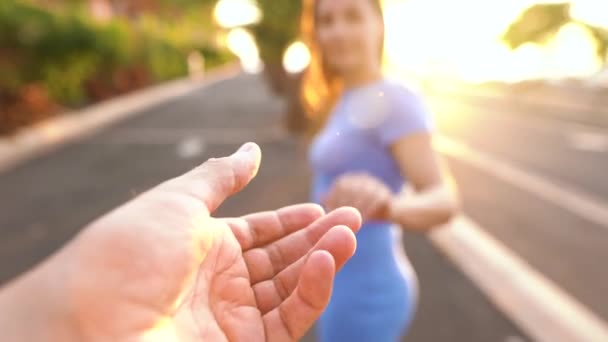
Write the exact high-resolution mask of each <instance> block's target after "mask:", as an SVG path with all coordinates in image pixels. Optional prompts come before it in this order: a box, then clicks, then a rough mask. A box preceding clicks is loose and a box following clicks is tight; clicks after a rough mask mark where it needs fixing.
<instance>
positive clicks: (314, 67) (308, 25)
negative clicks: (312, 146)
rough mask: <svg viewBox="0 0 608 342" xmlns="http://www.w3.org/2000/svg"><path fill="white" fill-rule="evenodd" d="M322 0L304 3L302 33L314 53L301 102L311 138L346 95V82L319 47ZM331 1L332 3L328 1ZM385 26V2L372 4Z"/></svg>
mask: <svg viewBox="0 0 608 342" xmlns="http://www.w3.org/2000/svg"><path fill="white" fill-rule="evenodd" d="M319 1H321V0H303V7H302V22H301V31H302V38H303V40H304V43H305V44H306V45H307V46H308V49H309V50H310V57H311V58H310V65H309V66H308V69H307V70H306V73H305V74H304V78H303V80H302V87H301V93H300V100H301V102H302V105H303V107H304V110H305V111H306V114H307V116H308V119H309V122H310V123H311V125H310V134H311V135H314V134H316V133H317V132H318V131H319V129H321V128H322V127H323V126H324V125H325V122H326V121H327V118H328V116H329V114H330V113H331V110H332V109H333V107H334V105H335V104H336V101H337V100H338V98H339V97H340V96H341V95H342V89H343V86H342V81H341V80H340V79H339V77H338V76H337V75H336V74H335V73H333V72H332V71H331V70H330V68H328V66H327V65H326V64H325V62H324V59H323V56H322V55H321V50H320V47H319V46H318V44H317V39H316V30H317V16H318V15H317V14H318V3H319ZM326 1H331V0H326ZM368 1H370V3H371V4H372V6H373V8H374V9H375V10H376V12H377V14H378V15H379V16H380V18H381V19H382V22H383V23H384V17H383V12H382V3H381V0H368ZM380 43H381V46H380V52H381V53H380V56H381V57H380V58H382V55H383V50H384V36H383V37H382V39H381V42H380Z"/></svg>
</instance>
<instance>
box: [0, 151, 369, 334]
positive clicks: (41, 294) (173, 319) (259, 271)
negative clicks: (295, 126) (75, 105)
mask: <svg viewBox="0 0 608 342" xmlns="http://www.w3.org/2000/svg"><path fill="white" fill-rule="evenodd" d="M259 162H260V151H259V148H258V147H257V145H255V144H246V145H244V146H243V148H241V150H239V152H237V153H235V154H234V155H232V156H230V157H227V158H222V159H214V160H210V161H208V162H206V163H205V164H203V165H202V166H200V167H198V168H196V169H194V170H193V171H191V172H189V173H187V174H185V175H183V176H181V177H178V178H175V179H173V180H170V181H168V182H166V183H164V184H161V185H160V186H158V187H156V188H155V189H152V190H150V191H149V192H147V193H145V194H143V195H141V196H140V197H139V198H137V199H135V200H133V201H132V202H130V203H128V204H127V205H125V206H123V207H121V208H119V209H117V210H116V211H114V212H112V213H110V214H109V215H107V216H105V217H103V218H101V219H99V220H98V221H97V222H95V223H93V224H92V225H91V226H90V227H88V228H87V229H85V230H84V231H83V232H82V233H81V234H80V235H79V236H78V237H77V238H76V239H75V240H74V241H72V242H71V243H70V244H69V245H67V246H66V247H65V248H64V249H62V250H61V251H60V252H58V253H57V254H56V255H55V256H54V257H52V258H51V259H49V260H48V261H47V262H46V263H44V264H43V265H41V266H40V267H38V268H37V269H35V270H34V271H32V272H30V273H29V274H26V275H25V276H24V277H22V278H21V279H19V280H17V281H16V282H14V283H13V284H11V285H9V287H8V288H6V289H3V291H2V292H1V293H0V329H2V331H4V333H3V334H5V333H7V331H8V332H9V333H11V334H12V335H8V336H15V337H24V338H23V340H27V339H28V338H33V340H40V341H41V340H61V341H66V340H73V341H264V340H266V341H294V340H297V339H298V338H300V337H301V336H302V335H303V334H304V333H305V332H306V331H307V330H308V328H310V326H311V325H312V324H313V323H314V321H315V320H316V319H317V318H318V316H319V315H320V314H321V312H322V311H323V309H324V308H325V306H326V305H327V302H328V300H329V297H330V294H331V288H332V283H333V279H334V275H335V272H336V271H337V270H338V269H339V268H340V267H341V266H342V265H343V264H344V263H345V262H346V260H347V259H348V258H349V257H351V256H352V255H353V253H354V251H355V245H356V240H355V236H354V234H353V232H355V231H357V230H358V229H359V226H360V224H361V218H360V216H359V214H358V212H357V211H356V210H354V209H350V208H342V209H338V210H335V211H334V212H331V213H329V214H327V215H325V214H324V213H323V212H322V210H321V209H320V208H319V207H318V206H315V205H298V206H292V207H287V208H283V209H279V210H277V211H273V212H264V213H257V214H252V215H248V216H244V217H242V218H233V219H216V218H213V217H211V216H210V214H211V213H212V212H213V211H214V210H215V209H216V208H217V207H218V206H219V205H220V204H221V203H222V201H223V200H224V199H225V198H227V197H228V196H230V195H232V194H234V193H236V192H238V191H240V190H241V189H242V188H243V187H244V186H245V185H246V184H247V183H249V181H250V180H251V179H252V178H253V177H254V176H255V174H256V172H257V170H258V166H259ZM30 311H31V312H30ZM24 320H26V321H24ZM36 325H38V326H36ZM20 327H21V328H24V329H25V330H26V331H21V330H20ZM5 328H6V330H5ZM5 336H7V335H5ZM9 340H14V339H10V338H9Z"/></svg>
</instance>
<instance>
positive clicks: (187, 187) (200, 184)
mask: <svg viewBox="0 0 608 342" xmlns="http://www.w3.org/2000/svg"><path fill="white" fill-rule="evenodd" d="M261 156H262V154H261V151H260V148H259V146H258V145H256V144H255V143H246V144H244V145H243V146H241V148H240V149H239V150H238V151H236V152H235V153H234V154H232V155H231V156H229V157H224V158H212V159H209V160H208V161H206V162H205V163H203V164H202V165H200V166H198V167H197V168H195V169H193V170H192V171H190V172H188V173H186V174H184V175H182V176H180V177H178V178H175V179H173V180H171V181H170V182H169V183H170V184H166V185H167V186H170V187H171V188H172V189H173V190H176V191H179V192H184V193H186V194H188V195H190V196H193V197H195V198H197V199H199V200H200V201H201V202H203V204H204V205H205V207H206V208H207V210H208V212H209V213H212V212H213V211H215V210H216V209H217V208H218V207H219V206H220V205H221V204H222V202H224V200H226V198H228V197H229V196H231V195H233V194H235V193H237V192H239V191H241V190H242V189H243V188H244V187H245V186H246V185H247V184H249V182H250V181H251V180H252V179H253V178H254V177H255V175H256V174H257V172H258V169H259V167H260V160H261Z"/></svg>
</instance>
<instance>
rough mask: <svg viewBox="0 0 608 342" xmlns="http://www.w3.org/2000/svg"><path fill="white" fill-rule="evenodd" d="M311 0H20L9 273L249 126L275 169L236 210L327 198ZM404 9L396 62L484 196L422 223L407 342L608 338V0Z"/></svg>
mask: <svg viewBox="0 0 608 342" xmlns="http://www.w3.org/2000/svg"><path fill="white" fill-rule="evenodd" d="M301 7H302V4H301V2H300V1H296V0H289V1H278V0H219V1H218V0H171V1H169V0H124V1H120V0H70V1H68V0H45V1H41V0H40V1H39V0H29V1H26V0H23V1H17V0H1V1H0V237H1V238H0V258H1V259H2V260H3V262H2V263H1V264H0V281H1V282H2V283H4V282H7V281H8V280H10V279H12V278H14V277H15V276H17V275H19V274H21V273H22V272H24V271H25V270H27V269H28V268H29V267H32V266H33V265H35V264H36V263H38V262H39V261H40V260H42V259H43V258H45V257H46V256H48V255H49V254H50V253H52V252H53V251H55V250H57V248H59V247H60V246H62V245H63V244H64V243H65V242H66V241H68V240H69V239H70V238H71V237H72V236H74V234H76V233H77V232H78V231H79V230H80V229H81V228H82V227H83V226H85V225H86V224H87V223H88V222H90V221H91V220H93V219H94V218H96V217H98V216H99V215H101V214H102V213H104V212H106V211H107V210H109V209H111V208H113V207H115V206H117V205H119V204H121V203H123V202H124V201H126V200H128V199H130V198H132V197H133V196H135V195H136V194H137V193H139V192H141V191H143V190H145V189H147V188H149V187H151V186H153V185H154V184H157V183H158V182H160V181H162V180H164V179H166V178H169V177H172V176H175V175H177V174H179V173H181V172H183V171H185V170H188V169H189V168H191V167H192V166H194V165H197V164H198V163H200V162H201V161H202V160H204V159H206V158H208V157H211V156H218V155H222V154H226V153H228V152H230V151H232V150H233V148H234V147H235V146H237V145H240V144H241V143H242V142H245V141H248V140H253V141H256V142H258V143H260V145H261V146H262V149H263V151H264V158H265V160H264V163H263V166H262V169H261V172H260V176H259V177H258V178H257V179H256V181H255V182H254V183H253V184H252V185H251V187H249V188H248V189H247V190H246V191H245V192H244V193H243V194H242V195H241V196H239V197H238V198H235V199H233V200H231V201H229V202H228V203H227V204H226V205H225V206H224V207H223V208H222V209H221V210H220V213H218V215H239V214H243V213H245V212H250V211H255V210H266V209H273V208H276V207H279V206H283V205H287V204H290V203H294V202H302V201H307V199H308V186H307V182H308V179H309V172H308V166H307V163H306V148H307V146H306V139H303V138H302V133H303V132H304V131H305V130H306V127H307V123H308V121H309V120H308V118H307V117H306V115H305V114H304V113H303V110H302V108H301V106H300V102H299V89H300V88H299V87H300V79H301V75H302V72H303V71H304V70H305V69H306V67H307V66H308V63H309V60H310V55H309V51H308V49H307V47H306V45H305V44H304V43H303V42H302V41H301V39H300V34H299V29H300V22H299V18H300V12H301ZM384 11H385V22H386V42H385V43H386V46H385V52H386V53H385V61H384V68H385V71H386V73H387V74H389V75H390V76H391V77H394V78H398V79H400V80H401V81H403V82H406V83H408V84H409V85H410V86H411V87H413V88H414V89H417V90H418V91H419V92H421V93H422V94H423V95H424V96H425V97H426V98H427V100H428V103H429V104H430V107H431V108H432V109H433V112H434V114H435V116H436V121H437V125H438V128H439V132H440V133H439V134H438V137H437V139H436V148H437V150H438V151H439V152H440V153H441V154H442V155H443V157H444V158H445V160H446V161H447V163H448V164H449V166H450V168H451V169H452V171H453V173H454V178H455V182H456V183H457V185H458V188H459V190H460V192H461V196H462V201H463V207H464V214H463V216H462V217H461V218H459V219H458V220H456V222H455V223H454V225H453V227H451V229H438V230H436V231H435V232H433V233H431V234H429V235H428V236H419V235H415V234H406V235H405V239H404V244H405V247H406V251H407V253H408V255H409V256H410V258H411V259H412V262H413V264H414V267H415V268H416V271H417V273H418V275H419V278H420V282H421V300H420V303H419V311H418V315H417V317H416V320H415V322H414V326H413V328H412V330H411V332H410V333H409V335H408V336H407V337H406V340H407V341H480V342H486V341H509V342H515V341H532V340H540V341H592V342H593V341H598V342H600V341H606V339H607V338H608V334H607V333H606V332H607V331H608V328H607V326H608V325H607V323H606V321H607V320H608V296H606V295H605V294H606V293H608V273H607V272H606V271H605V266H604V265H603V261H604V260H608V230H607V228H608V182H606V179H605V178H606V175H608V67H607V66H606V62H607V57H608V2H607V1H605V0H572V1H550V2H549V1H535V0H510V1H501V0H460V1H447V0H385V1H384ZM179 87H181V88H179ZM176 89H181V90H179V91H178V90H176ZM184 89H186V90H184ZM167 94H175V95H167ZM125 99H127V100H125ZM159 99H162V100H159ZM121 101H122V102H121ZM124 101H131V102H124ZM134 102H137V103H138V104H137V105H132V103H134ZM146 103H148V104H146ZM113 106H114V107H121V108H123V109H121V110H122V111H121V113H122V114H120V115H118V114H115V112H116V111H117V110H116V109H115V108H114V107H113ZM125 108H126V109H125ZM119 111H120V110H119ZM112 113H114V114H112ZM116 117H120V118H121V119H120V120H118V119H116ZM92 122H93V123H92ZM95 122H103V125H101V124H96V123H95ZM102 126H103V127H102ZM95 127H97V128H95ZM101 128H103V129H101ZM306 340H307V341H313V340H314V333H311V334H310V336H307V337H306Z"/></svg>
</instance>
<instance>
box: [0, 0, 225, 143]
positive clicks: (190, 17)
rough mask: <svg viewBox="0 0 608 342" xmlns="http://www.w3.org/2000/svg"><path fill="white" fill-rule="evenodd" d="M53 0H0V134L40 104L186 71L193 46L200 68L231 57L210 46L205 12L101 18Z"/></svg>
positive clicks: (103, 93)
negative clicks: (47, 1)
mask: <svg viewBox="0 0 608 342" xmlns="http://www.w3.org/2000/svg"><path fill="white" fill-rule="evenodd" d="M178 2H180V3H181V4H182V5H184V6H185V3H186V2H187V1H186V0H181V1H178ZM191 2H192V6H195V5H194V1H191ZM206 2H208V3H211V1H210V0H207V1H206ZM206 2H205V1H202V2H200V3H197V4H196V6H202V5H203V4H204V3H206ZM55 3H57V4H58V5H56V6H46V5H45V6H39V5H37V4H33V3H30V2H26V1H17V0H0V134H1V133H2V132H7V131H11V130H12V129H14V128H15V127H16V125H17V126H18V125H22V124H24V123H28V119H27V118H28V117H32V118H34V117H35V118H37V117H38V116H39V112H41V111H43V110H41V108H48V107H53V108H55V107H57V106H58V107H72V106H79V105H83V104H87V103H90V102H92V101H96V100H100V99H105V98H107V97H111V96H115V95H119V94H121V93H123V92H125V91H130V90H133V89H136V88H139V87H142V86H145V85H147V84H150V83H154V82H160V81H164V80H169V79H173V78H176V77H180V76H185V75H186V74H187V71H188V66H187V56H188V54H189V53H191V52H192V51H199V52H201V53H202V54H203V56H205V60H206V66H207V67H213V66H215V65H218V64H221V63H224V62H226V61H227V60H229V59H231V58H232V55H231V54H230V53H229V52H228V51H224V50H219V49H218V48H217V47H216V46H215V41H214V38H215V37H214V32H213V31H211V30H212V29H211V27H212V20H211V17H210V14H209V19H208V20H207V25H208V26H207V28H205V25H201V23H202V22H204V21H205V20H206V19H205V17H204V16H203V14H205V13H207V12H202V11H201V12H198V11H187V10H183V14H181V15H180V19H179V20H177V19H175V18H173V19H172V20H168V19H166V18H165V17H163V16H160V15H155V14H153V13H144V14H142V15H141V16H140V17H138V18H137V19H136V20H133V19H132V18H127V17H120V16H119V17H115V18H113V19H111V20H110V21H108V22H103V23H100V22H97V21H95V20H93V19H92V18H91V17H90V16H89V14H88V12H87V11H86V10H85V9H86V8H85V7H84V5H83V4H79V3H78V1H73V2H71V1H66V3H67V4H68V5H65V6H63V5H62V4H61V2H59V1H57V2H53V4H55ZM167 3H168V1H167ZM190 8H194V7H190ZM196 12H198V13H199V14H200V17H196V16H195V14H194V13H196ZM208 12H210V11H208ZM32 89H34V91H32ZM32 94H33V95H32ZM30 102H35V104H36V103H37V104H38V105H35V106H33V107H35V108H30V107H32V106H30ZM41 103H42V104H44V103H48V104H49V105H47V106H43V105H42V104H41Z"/></svg>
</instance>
